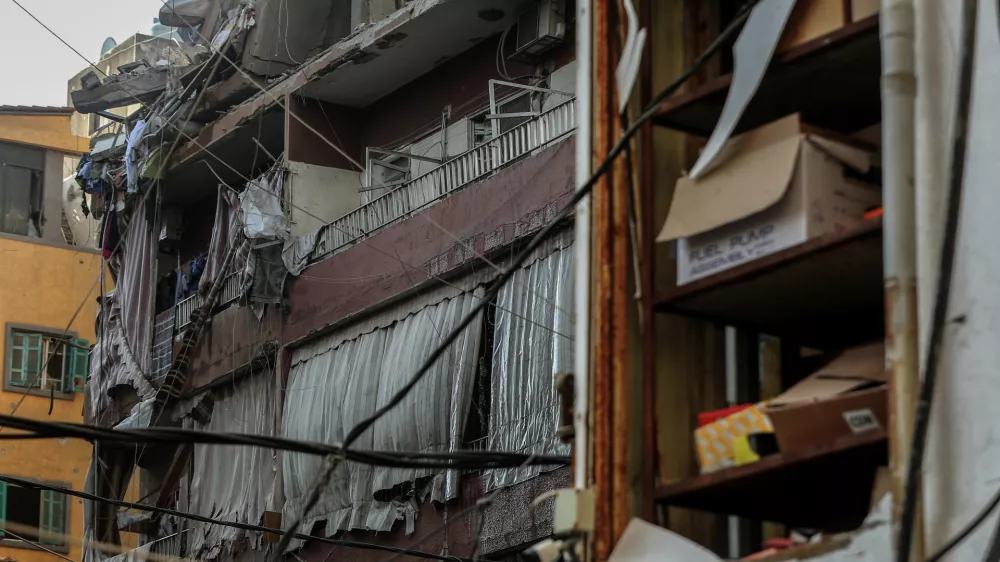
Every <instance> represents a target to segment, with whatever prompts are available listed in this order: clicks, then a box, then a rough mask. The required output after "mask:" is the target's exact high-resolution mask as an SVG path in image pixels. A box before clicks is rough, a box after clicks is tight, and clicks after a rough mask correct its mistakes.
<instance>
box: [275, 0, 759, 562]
mask: <svg viewBox="0 0 1000 562" xmlns="http://www.w3.org/2000/svg"><path fill="white" fill-rule="evenodd" d="M757 1H758V0H752V1H750V2H748V3H747V4H746V5H744V8H743V10H742V11H741V12H740V13H739V14H738V15H737V16H736V17H735V18H734V19H733V21H732V22H730V24H729V25H728V26H727V27H726V29H725V30H724V31H723V32H722V33H720V34H719V36H718V37H717V38H716V39H715V41H713V42H712V43H711V44H710V45H709V46H708V48H707V49H706V50H705V51H704V52H702V53H701V54H700V55H699V56H698V57H697V58H696V59H695V61H694V62H693V63H692V65H691V66H690V67H689V68H688V69H687V70H685V71H684V72H682V73H681V74H680V75H679V76H678V77H677V78H675V79H674V80H673V82H671V83H670V84H669V85H668V86H667V87H666V88H664V89H663V90H662V91H661V92H660V93H658V94H657V95H656V96H654V98H653V100H652V101H651V102H650V104H649V105H648V106H647V107H646V109H645V110H644V111H643V113H642V114H641V115H640V116H639V117H638V118H637V119H636V121H635V122H634V123H633V124H632V125H631V126H630V127H629V128H628V129H626V130H625V131H623V133H622V136H621V137H620V138H619V139H618V142H617V143H615V145H614V146H613V147H612V148H611V150H610V152H609V153H608V154H607V156H605V158H604V160H603V161H602V162H601V164H600V165H598V166H597V169H596V170H595V171H594V173H593V174H592V175H591V176H590V178H588V179H587V181H586V182H584V183H583V184H582V185H581V186H580V188H579V189H578V190H576V191H575V192H574V193H573V196H572V197H571V198H570V201H569V202H568V204H567V205H566V206H564V207H563V208H562V210H560V211H559V213H557V215H556V216H555V218H554V219H553V220H551V221H550V222H549V223H548V224H546V225H545V226H544V227H543V228H542V229H541V230H540V231H538V233H537V234H535V236H534V237H533V238H532V239H531V241H530V242H528V244H527V245H526V246H525V247H524V249H522V250H521V252H520V253H519V254H518V255H517V257H515V258H514V260H513V261H512V262H511V263H510V264H509V265H508V267H507V269H506V270H505V271H504V272H503V273H502V274H501V275H500V277H499V278H498V279H497V280H496V282H495V283H494V284H493V285H492V286H491V287H490V288H489V289H488V290H487V291H486V294H485V295H484V297H483V300H482V301H481V302H480V303H479V304H478V305H476V306H474V307H473V308H472V310H471V311H469V313H468V314H467V315H466V316H465V317H464V318H463V319H462V321H460V322H459V323H458V325H457V326H455V327H454V328H453V329H452V331H451V332H450V333H449V334H448V336H446V337H445V338H444V341H443V342H442V343H441V344H440V345H439V346H438V347H437V348H435V349H434V350H433V351H432V352H431V354H430V355H429V356H428V357H427V359H426V360H425V361H424V363H423V364H422V365H421V366H420V368H418V369H417V371H416V373H415V374H414V375H413V377H412V378H411V379H410V381H409V382H407V383H406V384H405V385H404V386H403V387H402V388H401V389H400V390H399V391H398V392H396V393H395V394H394V395H393V396H392V398H391V399H390V400H389V401H388V402H387V403H386V404H385V405H383V406H382V407H381V408H379V409H378V410H376V411H375V413H374V414H372V415H371V416H370V417H368V418H367V419H365V420H362V421H361V422H360V423H358V424H357V425H356V426H355V427H354V429H352V430H351V432H350V433H348V435H347V438H346V439H345V440H344V444H343V447H344V450H345V451H346V450H347V449H348V448H349V447H350V446H351V445H352V444H353V443H354V442H355V441H356V440H357V439H358V438H359V437H360V436H361V435H362V434H363V433H364V432H365V431H367V430H368V429H369V428H371V426H372V425H374V424H375V422H376V421H378V420H379V419H380V418H381V417H382V416H384V415H385V414H386V413H388V412H389V411H390V410H392V409H393V408H395V407H396V406H398V405H399V404H400V403H401V402H402V401H403V399H404V398H405V397H406V396H407V395H408V394H409V393H410V391H412V390H413V388H414V387H415V386H416V385H417V384H418V383H419V382H420V381H421V380H422V379H423V378H424V376H426V375H427V373H428V372H429V371H430V369H431V367H433V365H434V363H436V362H437V360H438V359H439V358H440V357H441V356H442V355H443V354H444V352H445V350H447V348H448V346H450V345H451V343H452V342H454V341H455V339H457V338H458V336H459V335H460V334H461V333H462V331H464V330H465V329H466V328H467V327H468V326H469V325H470V324H471V323H472V321H473V320H474V319H475V318H476V317H477V316H478V315H479V313H481V312H482V311H483V309H484V308H486V306H487V304H488V303H489V302H490V301H492V300H493V299H494V298H495V297H496V296H497V294H498V293H499V291H500V288H501V287H502V286H503V284H504V283H506V282H507V281H508V280H509V279H510V278H511V277H512V276H513V275H514V273H515V272H516V271H517V269H518V268H520V266H521V265H522V264H523V263H524V262H525V261H527V260H528V258H529V257H530V256H531V254H532V253H533V252H534V250H535V249H536V248H538V247H539V246H540V245H541V244H542V242H544V241H545V240H546V239H547V238H548V237H549V236H550V235H551V234H552V233H553V232H554V231H555V229H556V228H557V226H558V225H559V224H560V223H562V222H563V221H564V220H566V219H567V218H568V217H569V215H570V214H571V213H572V212H573V210H574V209H575V208H576V205H577V204H578V203H579V202H580V201H582V200H583V198H584V197H586V196H587V195H589V194H590V192H591V190H592V189H593V188H594V185H595V184H596V183H597V181H598V180H599V179H600V178H601V177H602V176H603V175H604V174H605V173H606V172H607V171H608V170H609V169H610V168H611V166H612V164H613V163H614V161H615V159H616V158H617V157H618V155H620V154H621V153H622V151H623V150H625V147H626V146H627V145H628V144H629V142H630V140H631V138H632V137H633V136H634V135H635V134H636V133H637V132H638V131H639V129H640V127H641V126H642V124H643V123H645V122H646V121H648V120H650V119H652V118H653V117H654V116H655V115H656V113H657V112H658V110H659V107H660V104H661V103H662V102H663V101H664V100H666V99H667V98H668V97H670V96H671V95H673V94H674V93H675V92H676V91H677V90H678V89H680V87H681V86H682V85H683V84H685V83H686V82H687V81H688V80H689V79H690V78H691V77H692V76H694V74H695V73H696V72H698V70H699V69H700V68H701V67H702V66H704V64H705V63H706V62H707V61H708V59H709V58H711V57H712V56H713V55H715V54H716V53H717V52H718V51H719V50H720V49H721V48H722V46H723V45H724V44H725V42H726V41H727V40H728V39H729V38H730V37H731V36H733V35H734V34H736V32H738V31H739V30H740V29H741V28H742V25H743V23H744V22H745V21H746V19H747V17H749V15H750V9H751V8H752V7H753V6H754V5H755V4H756V3H757ZM327 459H328V462H327V466H326V468H325V469H324V472H323V474H321V475H320V477H319V478H317V482H316V484H315V485H314V486H313V487H312V490H311V491H310V493H309V496H308V498H307V500H306V502H305V503H304V505H303V508H302V511H301V513H300V514H299V516H298V517H297V518H296V519H295V520H294V521H293V522H292V524H291V525H290V526H289V528H288V530H287V531H286V532H285V534H284V535H282V537H281V540H280V542H279V543H278V546H277V548H276V549H275V552H276V554H275V556H274V557H272V560H273V561H274V562H278V560H279V559H280V557H281V555H282V554H283V553H284V551H285V550H286V549H287V548H288V545H289V543H290V542H291V540H292V538H293V533H294V532H295V529H297V528H298V527H299V525H301V523H302V520H303V519H304V517H305V516H306V514H308V513H309V512H310V511H311V510H312V509H313V508H314V507H315V505H316V503H317V502H318V501H319V496H320V494H321V492H322V489H323V488H325V487H326V485H327V483H328V482H329V478H330V477H331V476H332V474H333V471H334V469H336V465H337V462H336V460H335V459H333V458H332V457H327Z"/></svg>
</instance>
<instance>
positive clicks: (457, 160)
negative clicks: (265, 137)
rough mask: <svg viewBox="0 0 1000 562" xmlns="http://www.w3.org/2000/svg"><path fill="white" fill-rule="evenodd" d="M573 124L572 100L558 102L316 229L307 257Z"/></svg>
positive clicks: (355, 237) (336, 247) (391, 219)
mask: <svg viewBox="0 0 1000 562" xmlns="http://www.w3.org/2000/svg"><path fill="white" fill-rule="evenodd" d="M574 130H576V100H575V99H574V100H570V101H568V102H566V103H563V104H561V105H558V106H556V107H554V108H552V109H550V110H548V111H546V112H545V113H542V114H541V115H539V116H537V117H535V118H533V119H530V120H529V121H526V122H524V123H521V124H520V125H518V126H516V127H514V128H513V129H511V130H509V131H507V132H506V133H504V134H502V135H500V136H498V137H496V138H494V139H492V140H490V141H488V142H486V143H483V144H482V145H480V146H477V147H476V148H474V149H472V150H470V151H468V152H465V153H463V154H460V155H458V156H456V157H454V158H452V159H451V160H449V161H447V162H445V163H444V164H442V165H441V166H439V167H437V168H435V169H433V170H431V171H430V172H428V173H426V174H424V175H422V176H420V177H418V178H416V179H413V180H410V181H409V182H407V183H404V184H402V185H400V186H399V187H397V188H396V189H393V190H392V191H390V192H389V193H386V194H385V195H383V196H381V197H379V198H378V199H375V200H373V201H371V202H369V203H366V204H364V205H362V206H361V207H358V208H357V209H355V210H353V211H351V212H350V213H347V214H346V215H344V216H342V217H340V218H339V219H337V220H335V221H333V222H332V223H330V224H328V225H326V226H324V227H322V228H321V229H320V233H319V237H318V238H317V240H316V246H315V247H314V248H313V251H312V254H310V256H309V257H310V261H313V262H315V261H318V260H321V259H323V258H325V257H326V256H328V255H330V254H333V253H336V252H339V251H342V250H345V249H347V248H348V247H349V246H351V245H352V244H354V243H356V242H358V241H360V240H362V239H364V238H366V237H368V236H371V235H372V234H374V233H375V232H377V231H379V230H381V229H383V228H385V227H387V226H389V225H391V224H394V223H396V222H398V221H400V220H402V219H404V218H406V217H408V216H409V215H411V214H413V213H414V212H416V211H419V210H420V209H422V208H424V207H426V206H428V205H431V204H432V203H435V202H437V201H439V200H441V199H443V198H444V197H446V196H448V195H450V194H451V193H454V192H456V191H458V190H460V189H462V188H464V187H466V186H468V185H470V184H471V183H473V182H475V181H476V180H478V179H480V178H483V177H485V176H488V175H490V174H492V173H493V172H496V171H497V170H500V169H501V168H504V167H505V166H508V165H510V164H511V163H513V162H515V161H517V160H519V159H521V158H523V157H524V156H527V155H529V154H531V153H532V152H534V151H536V150H538V149H540V148H544V147H546V146H548V145H550V144H552V143H554V142H556V141H558V140H561V139H562V138H563V137H566V136H567V135H569V134H570V133H572V132H573V131H574Z"/></svg>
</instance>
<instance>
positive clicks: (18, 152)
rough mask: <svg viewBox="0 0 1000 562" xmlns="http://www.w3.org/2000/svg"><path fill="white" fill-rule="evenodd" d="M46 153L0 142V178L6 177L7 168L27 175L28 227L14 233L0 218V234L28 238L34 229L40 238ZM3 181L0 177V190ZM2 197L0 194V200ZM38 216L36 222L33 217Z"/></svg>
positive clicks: (42, 221) (43, 213)
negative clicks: (24, 172)
mask: <svg viewBox="0 0 1000 562" xmlns="http://www.w3.org/2000/svg"><path fill="white" fill-rule="evenodd" d="M46 157H47V151H46V150H45V149H44V148H39V147H35V146H29V145H24V144H20V143H14V142H8V141H0V176H3V175H6V172H5V171H4V170H6V169H7V168H11V169H18V170H25V171H27V172H28V175H29V178H30V179H29V184H28V208H27V210H26V211H27V221H26V223H27V224H28V225H29V226H28V227H27V229H26V231H25V232H23V233H22V232H14V231H12V230H10V226H9V225H7V224H6V222H5V221H4V220H3V219H2V218H0V232H3V233H5V234H11V235H14V236H30V234H31V228H32V227H34V229H35V231H36V232H37V233H38V237H39V238H40V237H41V235H42V228H43V223H44V222H45V164H46ZM4 183H5V180H4V179H3V177H0V190H2V189H4V186H3V184H4ZM2 198H3V195H2V193H0V200H2ZM35 213H37V214H38V216H37V221H36V220H35V218H33V217H34V215H35Z"/></svg>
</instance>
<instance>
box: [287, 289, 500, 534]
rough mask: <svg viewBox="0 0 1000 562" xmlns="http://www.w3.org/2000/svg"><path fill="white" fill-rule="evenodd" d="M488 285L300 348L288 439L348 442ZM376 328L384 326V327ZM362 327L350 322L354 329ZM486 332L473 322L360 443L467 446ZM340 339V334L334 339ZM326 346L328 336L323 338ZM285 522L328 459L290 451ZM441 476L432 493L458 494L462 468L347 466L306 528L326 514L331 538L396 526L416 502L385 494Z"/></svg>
mask: <svg viewBox="0 0 1000 562" xmlns="http://www.w3.org/2000/svg"><path fill="white" fill-rule="evenodd" d="M483 292H484V290H483V288H482V287H478V288H476V289H475V290H474V291H473V294H469V293H461V294H458V295H457V296H455V297H453V298H447V299H444V300H441V301H439V302H436V303H434V304H430V305H428V306H426V307H425V308H422V309H420V310H418V311H416V312H414V313H413V314H411V315H409V316H407V317H405V318H403V319H402V320H399V321H393V319H394V318H395V317H394V316H393V314H392V311H388V312H383V313H381V314H380V316H385V317H386V318H387V319H388V320H389V323H387V324H386V325H385V326H384V327H376V328H375V329H374V330H373V331H370V332H365V333H362V334H360V335H358V336H356V337H355V338H354V339H349V340H343V341H341V343H340V344H339V345H337V346H336V347H331V348H328V349H326V350H325V351H321V352H319V353H314V351H313V350H308V349H307V350H296V352H295V353H294V354H293V358H292V365H293V367H292V370H291V373H290V375H289V382H288V390H287V393H286V397H285V411H284V417H283V419H282V436H283V437H285V438H289V439H302V440H308V441H315V442H321V443H339V442H343V440H344V438H345V437H346V434H347V433H348V432H349V431H350V429H351V428H353V427H354V426H355V424H357V423H358V422H360V421H361V420H363V419H365V418H367V417H368V416H370V415H371V414H372V413H373V412H374V411H375V409H376V408H377V407H379V406H381V405H383V404H385V403H387V402H388V400H389V398H390V397H391V396H392V395H393V394H394V393H395V392H396V391H397V390H398V389H399V388H401V387H402V385H404V384H406V382H407V381H408V380H409V379H410V377H412V376H413V373H414V372H415V371H416V369H417V367H419V365H420V363H421V362H422V361H423V360H424V359H425V358H426V357H427V355H428V354H429V353H430V352H431V351H432V350H433V349H434V347H435V346H436V344H437V342H438V341H440V338H441V337H442V335H443V334H446V333H448V332H449V331H450V330H451V329H452V328H453V327H454V326H456V325H457V324H458V322H459V321H461V319H462V318H463V317H464V316H465V315H466V314H468V313H469V312H470V311H471V309H472V307H473V306H475V305H476V304H477V303H478V302H479V299H481V298H482V295H483ZM376 326H377V324H376ZM345 330H346V331H347V332H348V333H353V330H352V329H351V328H345ZM479 336H480V328H479V326H478V323H473V324H472V325H471V326H470V327H469V328H467V329H466V330H464V331H463V332H462V334H461V335H460V336H459V337H458V339H457V340H456V341H455V342H454V343H453V344H452V345H451V346H449V347H448V350H447V351H446V352H445V355H444V356H443V357H442V358H441V359H440V360H439V361H438V362H437V363H436V364H435V366H434V367H433V368H432V369H431V371H430V372H429V373H428V374H427V376H426V377H425V378H424V379H423V380H422V381H421V382H420V383H419V384H418V385H417V386H416V388H414V389H413V391H412V392H411V393H410V394H409V395H408V396H407V397H406V398H405V399H404V400H403V402H402V403H401V404H400V405H399V406H398V407H396V408H395V409H393V410H391V411H390V412H389V413H387V414H386V415H385V416H384V417H383V418H382V419H380V420H379V421H378V422H377V423H376V424H375V425H374V427H373V428H372V429H370V430H369V431H366V432H365V433H364V434H363V435H362V436H361V437H360V439H359V440H358V441H357V442H355V444H354V447H356V448H358V449H368V450H371V449H378V450H395V451H423V452H427V451H453V450H459V449H461V448H462V445H463V443H462V439H463V435H464V427H465V419H466V415H467V414H468V409H469V407H470V405H471V400H472V387H473V381H474V377H475V372H476V367H477V363H478V361H477V348H478V344H479ZM324 339H330V340H333V341H337V340H339V339H340V338H339V337H338V335H337V334H331V335H330V336H327V338H324ZM318 343H319V342H318ZM282 458H283V467H284V470H283V476H284V489H285V495H286V502H285V506H284V518H285V520H286V521H290V520H292V519H293V518H294V517H296V516H297V515H298V514H299V513H300V512H301V509H302V506H303V503H304V502H305V500H306V497H307V496H308V493H309V490H310V489H311V485H312V483H313V481H314V479H315V477H316V474H317V472H318V471H319V470H321V468H322V466H323V462H324V460H323V458H322V457H317V456H315V455H305V454H297V453H287V454H284V455H283V457H282ZM424 477H432V479H431V484H430V499H431V500H432V501H438V502H442V501H446V500H448V499H452V498H454V497H456V496H457V494H458V473H457V472H456V471H442V470H415V469H396V468H386V467H372V466H368V465H363V464H359V463H345V464H341V465H340V466H339V467H338V468H337V470H336V472H335V473H334V475H333V478H332V479H331V481H330V484H329V485H328V486H327V488H326V489H325V490H324V491H323V494H322V496H321V497H320V500H319V503H318V504H317V506H316V507H315V508H314V509H313V511H311V512H310V513H308V514H306V516H305V525H304V528H306V529H308V528H311V526H312V525H313V523H315V522H316V521H319V520H326V521H327V524H326V534H327V536H332V535H333V534H335V533H337V532H338V531H341V530H350V529H368V530H373V531H388V530H390V529H391V528H392V526H393V523H394V522H395V521H397V520H400V519H405V518H406V512H407V506H406V504H407V503H408V502H380V501H376V500H374V499H373V494H374V493H375V492H376V491H379V490H388V489H391V488H393V486H395V485H397V484H401V483H404V482H414V481H416V480H417V479H418V478H424Z"/></svg>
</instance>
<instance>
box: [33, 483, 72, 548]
mask: <svg viewBox="0 0 1000 562" xmlns="http://www.w3.org/2000/svg"><path fill="white" fill-rule="evenodd" d="M41 515H42V516H41V521H40V523H41V524H40V525H39V527H41V530H42V533H41V534H42V536H41V539H42V542H43V543H46V544H54V545H62V544H65V540H64V537H63V534H64V533H65V532H66V524H65V523H66V496H64V495H63V494H61V493H59V492H53V491H52V490H42V514H41Z"/></svg>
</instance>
